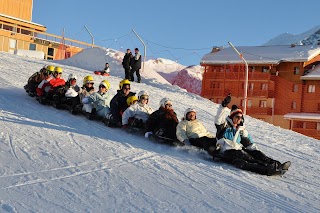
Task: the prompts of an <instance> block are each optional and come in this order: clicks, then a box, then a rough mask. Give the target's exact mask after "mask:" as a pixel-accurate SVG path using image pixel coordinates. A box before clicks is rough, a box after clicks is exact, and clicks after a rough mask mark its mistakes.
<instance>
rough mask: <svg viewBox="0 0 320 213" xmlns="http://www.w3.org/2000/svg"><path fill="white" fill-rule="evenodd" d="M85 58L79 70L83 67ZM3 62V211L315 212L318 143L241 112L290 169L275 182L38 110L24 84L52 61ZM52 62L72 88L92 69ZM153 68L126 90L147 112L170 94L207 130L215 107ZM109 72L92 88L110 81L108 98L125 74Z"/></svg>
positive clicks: (195, 153)
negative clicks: (146, 104)
mask: <svg viewBox="0 0 320 213" xmlns="http://www.w3.org/2000/svg"><path fill="white" fill-rule="evenodd" d="M91 56H92V55H91V54H88V55H87V56H85V55H84V56H83V59H82V60H80V61H78V63H77V64H78V65H79V64H80V63H83V64H89V63H90V60H91ZM0 57H1V60H0V68H1V75H0V80H1V85H0V123H1V124H0V164H1V166H0V185H1V189H0V212H59V213H64V212H290V213H292V212H308V213H309V212H319V211H320V204H319V203H320V202H319V200H320V195H319V191H320V181H319V178H318V174H319V173H320V163H319V162H320V161H319V160H320V151H319V140H315V139H312V138H309V137H306V136H303V135H301V134H298V133H295V132H292V131H290V130H285V129H281V128H279V127H275V126H273V125H270V124H267V123H265V122H262V121H260V120H256V119H253V118H251V117H249V116H246V117H245V121H246V125H247V127H248V130H249V132H250V133H251V135H252V137H253V139H254V140H255V142H256V143H257V144H258V146H259V147H260V149H261V150H263V151H264V152H265V153H266V154H268V155H269V156H271V157H273V158H275V159H278V160H280V161H282V162H283V161H286V160H290V161H291V162H292V166H291V168H290V170H289V171H288V172H287V173H286V174H285V175H284V176H282V177H279V176H277V177H267V176H261V175H257V174H254V173H250V172H247V171H241V170H239V169H236V168H234V167H232V166H230V165H227V164H223V163H221V162H218V161H212V159H211V158H210V157H209V156H207V155H206V153H204V152H202V151H199V150H197V149H192V148H186V147H184V148H174V147H169V146H165V145H160V144H154V143H152V142H150V141H149V140H147V139H145V138H143V137H141V136H138V135H131V134H127V133H125V132H123V131H122V130H121V129H113V128H108V127H106V126H104V124H103V123H101V122H97V121H89V120H87V119H86V118H85V117H83V116H74V115H71V114H70V113H69V112H67V111H59V110H57V109H54V108H52V107H49V106H43V105H40V104H39V103H37V102H36V101H35V99H33V98H31V97H29V96H27V94H26V93H25V91H24V90H23V86H24V84H25V83H26V81H27V79H28V77H29V76H30V75H31V74H32V73H34V72H35V71H38V70H39V69H40V68H42V67H43V66H44V65H46V64H48V63H50V62H49V61H39V60H34V59H32V58H27V57H20V56H16V55H11V54H8V53H2V52H0ZM96 63H97V62H96ZM104 63H105V62H103V63H102V64H101V66H103V64H104ZM52 64H53V65H60V66H61V67H62V68H63V69H64V73H63V77H64V78H66V77H67V76H68V75H69V74H70V73H75V74H76V75H77V76H78V78H79V79H80V80H79V82H81V81H82V78H83V77H84V76H86V75H88V74H91V73H92V70H94V69H96V67H90V66H89V65H88V67H86V68H85V69H82V68H79V67H76V66H74V64H71V59H70V60H68V61H67V60H66V61H64V62H55V63H52ZM99 64H100V62H99ZM101 66H100V65H99V67H101ZM153 66H154V67H153V69H151V68H150V67H149V68H147V69H146V70H145V72H147V73H148V74H149V76H147V75H145V77H144V80H143V83H140V84H138V83H135V82H134V83H132V86H131V87H132V90H133V91H135V92H138V91H140V90H147V91H148V92H149V93H150V104H151V106H152V107H153V108H154V109H157V108H158V107H159V105H158V103H159V101H160V99H161V98H163V97H169V98H170V99H172V100H173V107H174V109H175V111H176V113H177V115H178V117H179V118H181V117H182V116H183V113H184V110H185V109H186V108H187V107H194V108H195V109H196V110H197V112H198V113H197V118H198V119H199V120H201V121H202V122H203V124H204V125H205V126H206V127H207V128H208V130H209V131H210V132H212V133H214V132H215V127H214V124H213V118H214V116H215V113H216V111H217V108H218V105H217V104H214V103H212V102H210V101H209V100H206V99H204V98H202V97H200V96H198V95H195V94H192V93H188V92H186V91H185V90H184V89H180V88H179V87H176V86H172V85H170V84H169V83H163V81H164V80H163V79H164V78H162V79H161V78H159V79H158V77H159V75H156V74H154V75H153V74H152V73H154V72H156V69H157V70H161V67H157V66H156V65H155V64H154V65H153ZM114 67H115V66H113V67H112V69H111V70H112V71H111V73H112V76H110V77H101V76H94V77H95V82H96V84H98V83H99V82H100V81H101V80H103V79H105V78H106V79H108V80H109V81H110V83H111V92H112V94H115V93H116V90H117V89H118V84H119V81H120V80H121V77H122V75H123V70H121V69H120V68H119V69H116V68H114ZM119 76H120V77H119Z"/></svg>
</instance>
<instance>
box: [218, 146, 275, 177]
mask: <svg viewBox="0 0 320 213" xmlns="http://www.w3.org/2000/svg"><path fill="white" fill-rule="evenodd" d="M221 159H222V160H223V161H224V162H226V163H229V164H232V165H234V166H236V167H238V168H241V169H243V170H247V171H251V172H255V173H258V174H261V175H272V174H273V173H274V172H275V171H276V169H277V168H278V166H279V165H281V163H280V162H279V161H276V160H273V159H272V158H269V157H267V156H266V155H265V154H264V153H262V152H261V151H259V150H235V149H230V150H226V151H225V152H224V153H223V155H222V158H221Z"/></svg>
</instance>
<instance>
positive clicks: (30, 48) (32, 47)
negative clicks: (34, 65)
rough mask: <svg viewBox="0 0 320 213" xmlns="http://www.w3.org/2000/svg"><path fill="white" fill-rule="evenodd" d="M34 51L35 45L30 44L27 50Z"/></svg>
mask: <svg viewBox="0 0 320 213" xmlns="http://www.w3.org/2000/svg"><path fill="white" fill-rule="evenodd" d="M36 49H37V45H36V44H32V43H30V45H29V50H36Z"/></svg>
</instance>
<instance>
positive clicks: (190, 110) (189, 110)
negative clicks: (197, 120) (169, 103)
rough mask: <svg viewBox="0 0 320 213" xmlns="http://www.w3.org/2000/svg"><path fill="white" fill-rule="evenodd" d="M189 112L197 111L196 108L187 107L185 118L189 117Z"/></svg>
mask: <svg viewBox="0 0 320 213" xmlns="http://www.w3.org/2000/svg"><path fill="white" fill-rule="evenodd" d="M189 112H195V113H197V111H196V110H195V109H193V108H188V109H186V111H184V118H185V119H187V114H188V113H189Z"/></svg>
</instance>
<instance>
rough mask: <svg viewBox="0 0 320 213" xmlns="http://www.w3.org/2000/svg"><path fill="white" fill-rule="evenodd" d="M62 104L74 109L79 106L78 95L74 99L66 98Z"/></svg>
mask: <svg viewBox="0 0 320 213" xmlns="http://www.w3.org/2000/svg"><path fill="white" fill-rule="evenodd" d="M63 103H64V104H66V105H69V106H71V107H72V108H73V109H74V108H75V107H76V105H79V104H80V97H79V95H77V96H76V97H70V98H66V100H65V101H64V102H63Z"/></svg>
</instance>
